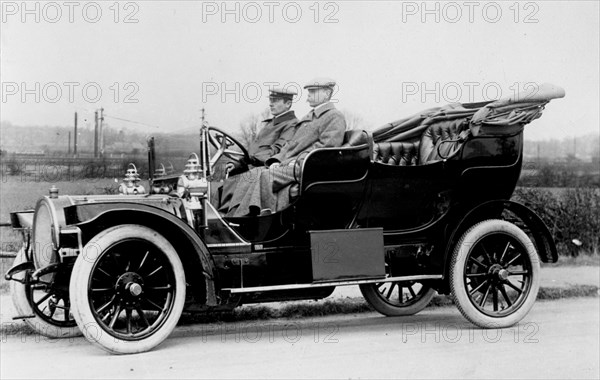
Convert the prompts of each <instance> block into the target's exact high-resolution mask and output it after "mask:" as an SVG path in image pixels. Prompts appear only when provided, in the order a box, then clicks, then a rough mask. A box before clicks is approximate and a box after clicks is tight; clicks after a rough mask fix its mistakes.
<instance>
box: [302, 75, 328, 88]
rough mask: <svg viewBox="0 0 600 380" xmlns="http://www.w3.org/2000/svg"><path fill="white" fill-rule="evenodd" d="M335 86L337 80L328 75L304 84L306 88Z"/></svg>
mask: <svg viewBox="0 0 600 380" xmlns="http://www.w3.org/2000/svg"><path fill="white" fill-rule="evenodd" d="M320 87H329V88H333V87H335V80H334V79H331V78H326V77H318V78H314V79H312V80H310V81H308V83H306V84H305V85H304V88H320Z"/></svg>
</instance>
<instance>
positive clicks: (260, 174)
mask: <svg viewBox="0 0 600 380" xmlns="http://www.w3.org/2000/svg"><path fill="white" fill-rule="evenodd" d="M335 85H336V83H335V81H334V80H333V79H331V78H315V79H313V80H311V81H309V82H308V83H307V84H306V86H305V87H304V88H306V89H307V90H308V97H307V102H308V103H309V105H310V106H311V107H313V109H312V111H310V112H309V113H308V114H307V115H306V116H304V117H303V118H302V119H301V120H300V122H299V123H298V125H297V126H296V132H295V134H294V137H293V138H292V139H291V140H290V141H289V142H288V143H287V144H286V145H284V146H283V148H282V149H281V151H280V152H279V153H277V154H275V155H273V156H272V157H270V158H268V159H267V160H266V161H265V165H267V166H268V168H256V169H252V171H251V172H250V174H251V177H252V178H253V179H254V180H253V181H247V182H246V183H245V184H244V185H243V186H238V187H237V188H236V192H235V194H234V195H233V197H232V201H231V208H230V210H229V211H228V213H227V215H228V216H247V215H258V214H259V213H261V214H262V211H278V210H281V209H283V208H285V207H287V206H288V205H289V203H290V199H289V186H291V185H293V184H294V183H295V182H296V178H300V176H301V174H298V173H296V174H297V175H295V173H294V170H296V168H301V167H302V165H301V162H302V160H303V159H304V158H305V157H306V155H307V154H308V153H309V152H311V151H312V150H314V149H317V148H327V147H338V146H341V145H342V143H343V140H344V132H345V131H346V120H345V118H344V115H343V114H342V113H341V112H340V111H338V110H337V109H336V108H335V106H334V104H333V103H332V102H331V101H330V100H331V96H332V95H333V88H334V86H335Z"/></svg>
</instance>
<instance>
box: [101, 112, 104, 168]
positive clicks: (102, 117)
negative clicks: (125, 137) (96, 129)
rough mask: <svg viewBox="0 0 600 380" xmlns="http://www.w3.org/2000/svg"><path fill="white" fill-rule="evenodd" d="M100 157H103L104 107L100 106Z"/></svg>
mask: <svg viewBox="0 0 600 380" xmlns="http://www.w3.org/2000/svg"><path fill="white" fill-rule="evenodd" d="M100 157H104V108H100Z"/></svg>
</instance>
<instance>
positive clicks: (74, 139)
mask: <svg viewBox="0 0 600 380" xmlns="http://www.w3.org/2000/svg"><path fill="white" fill-rule="evenodd" d="M73 133H74V136H73V155H74V156H77V112H75V127H74V131H73Z"/></svg>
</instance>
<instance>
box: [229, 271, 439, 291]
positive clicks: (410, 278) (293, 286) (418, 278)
mask: <svg viewBox="0 0 600 380" xmlns="http://www.w3.org/2000/svg"><path fill="white" fill-rule="evenodd" d="M442 278H443V276H442V275H441V274H425V275H420V276H399V277H383V278H376V279H369V280H349V281H329V282H317V283H311V284H290V285H272V286H254V287H250V288H223V290H225V291H229V292H231V293H232V294H235V293H256V292H268V291H273V290H293V289H308V288H320V287H324V286H347V285H360V284H374V283H379V282H396V281H421V280H441V279H442Z"/></svg>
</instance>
